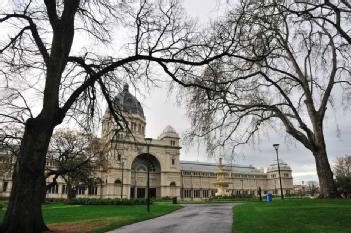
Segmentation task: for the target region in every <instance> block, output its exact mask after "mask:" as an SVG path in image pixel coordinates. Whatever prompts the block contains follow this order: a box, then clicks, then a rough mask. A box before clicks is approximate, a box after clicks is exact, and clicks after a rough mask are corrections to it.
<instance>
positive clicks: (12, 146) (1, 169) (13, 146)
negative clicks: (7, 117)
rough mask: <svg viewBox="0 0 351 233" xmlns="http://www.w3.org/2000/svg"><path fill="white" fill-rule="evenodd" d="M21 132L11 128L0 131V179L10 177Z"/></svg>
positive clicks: (17, 151)
mask: <svg viewBox="0 0 351 233" xmlns="http://www.w3.org/2000/svg"><path fill="white" fill-rule="evenodd" d="M22 136H23V132H22V131H21V130H20V129H18V128H14V127H11V126H7V127H4V128H1V129H0V177H4V176H6V177H9V178H10V177H11V175H12V171H13V165H14V163H15V162H16V159H17V155H18V153H19V145H20V143H21V139H22Z"/></svg>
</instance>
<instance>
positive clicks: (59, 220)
mask: <svg viewBox="0 0 351 233" xmlns="http://www.w3.org/2000/svg"><path fill="white" fill-rule="evenodd" d="M179 208H181V206H180V205H170V204H162V205H161V204H153V205H151V207H150V210H151V211H150V213H147V211H146V207H145V206H140V205H138V206H112V205H103V206H85V205H84V206H82V205H65V204H63V203H51V204H47V205H44V206H43V213H44V219H45V222H46V223H47V224H49V227H50V224H51V228H59V229H62V227H63V229H66V228H65V227H67V226H74V227H79V225H82V226H81V228H77V229H78V230H76V231H77V232H94V233H99V232H105V231H108V230H111V229H115V228H118V227H121V226H124V225H127V224H131V223H134V222H139V221H143V220H146V219H150V218H155V217H158V216H161V215H164V214H167V213H170V212H172V211H174V210H176V209H179ZM3 215H4V210H0V220H1V219H2V218H3ZM72 223H75V224H72ZM65 231H66V230H65ZM67 232H75V231H74V229H73V230H72V231H67Z"/></svg>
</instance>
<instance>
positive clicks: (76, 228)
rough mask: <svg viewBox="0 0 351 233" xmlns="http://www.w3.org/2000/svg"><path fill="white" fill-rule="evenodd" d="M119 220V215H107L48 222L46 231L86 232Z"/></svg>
mask: <svg viewBox="0 0 351 233" xmlns="http://www.w3.org/2000/svg"><path fill="white" fill-rule="evenodd" d="M119 220H120V218H119V217H109V218H100V219H90V220H85V221H81V222H67V223H54V224H49V226H48V227H49V229H50V231H49V232H47V233H86V232H91V231H94V230H96V229H98V228H102V227H105V226H108V225H110V224H111V223H114V222H118V221H119Z"/></svg>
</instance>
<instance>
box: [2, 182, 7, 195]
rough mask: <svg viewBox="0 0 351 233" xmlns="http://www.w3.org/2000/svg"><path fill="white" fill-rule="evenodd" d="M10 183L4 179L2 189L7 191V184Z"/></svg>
mask: <svg viewBox="0 0 351 233" xmlns="http://www.w3.org/2000/svg"><path fill="white" fill-rule="evenodd" d="M8 185H9V182H7V181H4V183H3V185H2V191H3V192H6V191H7V186H8Z"/></svg>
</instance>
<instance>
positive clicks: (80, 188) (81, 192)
mask: <svg viewBox="0 0 351 233" xmlns="http://www.w3.org/2000/svg"><path fill="white" fill-rule="evenodd" d="M85 189H86V188H85V187H79V188H78V194H80V195H84V194H85Z"/></svg>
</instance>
